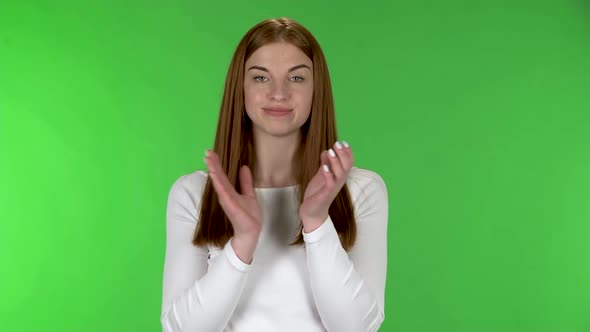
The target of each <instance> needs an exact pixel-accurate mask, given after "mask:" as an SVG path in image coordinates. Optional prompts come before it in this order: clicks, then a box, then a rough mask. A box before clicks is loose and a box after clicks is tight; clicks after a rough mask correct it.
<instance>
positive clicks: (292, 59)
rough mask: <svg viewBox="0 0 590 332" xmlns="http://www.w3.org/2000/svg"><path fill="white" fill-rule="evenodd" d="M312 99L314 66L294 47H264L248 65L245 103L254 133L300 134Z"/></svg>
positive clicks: (258, 50)
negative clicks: (255, 131) (257, 131)
mask: <svg viewBox="0 0 590 332" xmlns="http://www.w3.org/2000/svg"><path fill="white" fill-rule="evenodd" d="M312 98H313V63H312V61H311V60H310V59H309V58H308V57H307V56H306V55H305V53H303V52H302V51H301V50H300V49H299V48H297V47H296V46H294V45H293V44H289V43H285V42H277V43H271V44H267V45H264V46H262V47H260V48H259V49H257V50H256V51H255V52H254V53H252V55H251V56H250V58H249V59H248V61H246V66H245V73H244V102H245V107H246V113H247V114H248V117H249V118H250V119H251V120H252V123H253V126H254V130H259V131H263V132H265V133H267V134H269V135H272V136H286V135H292V134H293V133H296V132H298V131H299V128H301V126H302V125H303V124H304V123H305V121H306V120H307V118H308V117H309V113H310V111H311V101H312ZM273 110H275V111H276V112H273Z"/></svg>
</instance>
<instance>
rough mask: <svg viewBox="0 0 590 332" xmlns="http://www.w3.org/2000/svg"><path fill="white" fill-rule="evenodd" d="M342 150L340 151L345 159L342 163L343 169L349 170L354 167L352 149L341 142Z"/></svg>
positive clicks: (344, 142)
mask: <svg viewBox="0 0 590 332" xmlns="http://www.w3.org/2000/svg"><path fill="white" fill-rule="evenodd" d="M341 145H342V149H339V150H341V151H342V152H343V153H344V155H345V156H347V158H346V159H345V161H344V162H343V165H344V168H345V169H351V168H352V166H354V155H353V153H352V148H351V147H350V145H349V144H348V143H347V142H346V141H342V144H341Z"/></svg>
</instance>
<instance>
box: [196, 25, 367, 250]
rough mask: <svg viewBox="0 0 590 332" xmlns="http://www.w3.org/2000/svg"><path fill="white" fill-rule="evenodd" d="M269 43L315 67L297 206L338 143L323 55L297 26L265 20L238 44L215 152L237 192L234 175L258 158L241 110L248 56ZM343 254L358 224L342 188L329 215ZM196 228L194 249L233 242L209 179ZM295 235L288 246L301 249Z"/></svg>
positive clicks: (297, 163) (298, 161)
mask: <svg viewBox="0 0 590 332" xmlns="http://www.w3.org/2000/svg"><path fill="white" fill-rule="evenodd" d="M273 42H287V43H290V44H293V45H295V46H297V47H298V48H299V49H300V50H301V51H302V52H303V53H305V54H306V55H307V56H308V57H309V58H310V59H311V60H312V62H313V82H314V86H313V101H312V106H311V112H310V115H309V118H308V119H307V121H306V122H305V123H304V124H303V126H302V127H301V143H300V145H299V146H298V148H297V150H296V153H295V156H294V159H293V163H294V169H295V174H294V176H295V178H296V179H297V183H298V184H299V186H297V187H296V188H297V190H298V192H297V194H298V197H299V202H302V201H303V194H304V193H305V189H306V187H307V184H308V183H309V181H310V180H311V178H312V177H313V176H314V175H315V173H316V172H317V170H318V168H319V167H320V154H321V152H322V151H324V150H327V149H329V148H330V147H331V146H332V145H333V144H334V143H335V142H336V141H337V140H338V135H337V134H336V119H335V114H334V100H333V97H332V85H331V83H330V75H329V73H328V66H327V64H326V59H325V57H324V54H323V52H322V50H321V48H320V46H319V44H318V42H317V40H316V39H315V38H314V37H313V35H312V34H311V33H310V32H309V31H308V30H307V29H306V28H305V27H303V26H302V25H301V24H299V23H297V22H295V21H294V20H292V19H289V18H286V17H282V18H277V19H267V20H264V21H262V22H260V23H258V24H256V25H255V26H254V27H252V28H251V29H250V30H249V31H248V32H247V33H246V35H244V37H243V38H242V39H241V41H240V43H239V44H238V46H237V48H236V51H235V53H234V55H233V57H232V60H231V63H230V66H229V70H228V72H227V77H226V81H225V88H224V93H223V100H222V103H221V109H220V112H219V120H218V123H217V132H216V135H215V143H214V145H213V151H215V153H217V154H218V155H219V157H220V159H221V165H222V167H223V170H224V171H225V173H226V174H227V176H228V179H229V181H230V182H231V183H232V184H233V185H234V187H235V188H236V190H238V192H240V184H239V181H238V171H239V169H240V167H241V166H242V165H248V166H249V167H250V169H254V165H255V162H256V155H255V150H254V146H253V142H254V141H253V133H252V121H251V120H250V118H249V117H248V115H247V114H246V110H245V107H244V71H245V69H244V66H245V63H246V61H247V60H248V58H249V57H250V55H252V53H254V52H255V51H256V50H257V49H259V48H260V47H262V46H264V45H266V44H269V43H273ZM328 213H329V215H330V218H331V219H332V221H333V223H334V227H335V228H336V231H337V232H338V235H339V237H340V241H341V243H342V246H343V248H344V249H345V250H347V251H348V250H349V249H350V248H352V246H353V245H354V242H355V238H356V221H355V217H354V212H353V205H352V202H351V197H350V193H349V191H348V187H347V185H346V184H345V185H344V186H343V187H342V189H341V190H340V192H339V193H338V195H337V196H336V198H335V199H334V201H333V202H332V204H331V205H330V208H329V211H328ZM199 214H200V215H199V222H198V227H197V228H196V229H195V233H194V237H193V244H194V245H198V246H201V245H206V244H212V245H215V246H218V247H223V246H224V245H225V244H226V243H227V241H228V240H229V239H230V238H231V237H232V236H233V227H232V225H231V222H230V221H229V219H228V218H227V216H226V215H225V212H224V211H223V209H222V207H221V205H220V204H219V199H218V197H217V193H216V192H215V189H214V188H213V185H212V183H211V178H209V177H208V178H207V182H206V184H205V188H204V191H203V196H202V198H201V206H200V212H199ZM302 229H303V225H302V224H301V225H300V228H299V230H300V231H299V234H298V236H297V237H296V238H295V239H294V240H293V242H292V243H291V245H301V244H303V243H304V242H303V236H302V235H301V230H302Z"/></svg>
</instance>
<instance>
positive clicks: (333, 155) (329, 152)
mask: <svg viewBox="0 0 590 332" xmlns="http://www.w3.org/2000/svg"><path fill="white" fill-rule="evenodd" d="M328 154H329V155H330V156H332V157H336V152H334V150H332V149H330V150H328Z"/></svg>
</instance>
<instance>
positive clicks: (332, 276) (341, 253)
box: [303, 173, 388, 332]
mask: <svg viewBox="0 0 590 332" xmlns="http://www.w3.org/2000/svg"><path fill="white" fill-rule="evenodd" d="M372 174H374V175H373V176H371V177H370V178H371V181H370V182H369V184H368V185H367V186H365V187H364V188H361V189H363V192H364V195H363V196H362V197H361V199H360V203H359V204H358V205H357V206H356V207H355V214H356V213H357V212H358V215H356V223H357V237H356V243H355V245H354V247H353V248H352V249H351V250H350V251H349V253H348V254H347V252H346V251H345V250H344V248H342V244H341V243H340V239H339V237H338V233H337V232H336V229H335V228H334V224H333V223H332V220H331V218H330V217H329V216H328V218H327V219H326V221H325V222H324V223H323V224H322V225H321V226H320V227H318V228H317V229H315V230H314V231H312V232H310V233H305V232H303V237H304V241H305V246H306V255H307V266H308V270H309V275H310V284H311V289H312V292H313V296H314V300H315V303H316V306H317V309H318V313H319V315H320V318H321V320H322V323H323V324H324V327H325V328H326V330H327V331H328V332H332V331H338V332H345V331H351V332H352V331H354V332H358V331H371V332H372V331H377V329H378V328H379V327H380V326H381V323H382V322H383V320H384V318H385V314H384V297H385V279H386V273H387V218H388V198H387V188H386V186H385V183H384V182H383V179H382V178H381V177H380V176H379V175H377V174H376V173H372Z"/></svg>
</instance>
